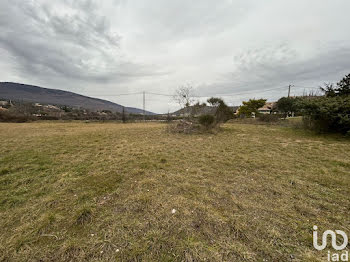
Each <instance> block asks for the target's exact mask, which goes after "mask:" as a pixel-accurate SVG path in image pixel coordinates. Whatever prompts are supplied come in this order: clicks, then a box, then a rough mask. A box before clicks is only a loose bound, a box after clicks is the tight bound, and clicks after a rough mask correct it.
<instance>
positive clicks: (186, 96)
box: [174, 84, 195, 108]
mask: <svg viewBox="0 0 350 262" xmlns="http://www.w3.org/2000/svg"><path fill="white" fill-rule="evenodd" d="M174 100H175V101H176V102H177V103H178V104H179V105H180V107H181V108H186V107H190V106H191V105H192V104H193V103H194V101H195V100H194V95H193V87H192V86H191V85H189V84H187V85H183V86H181V87H179V88H178V89H177V90H176V91H175V95H174Z"/></svg>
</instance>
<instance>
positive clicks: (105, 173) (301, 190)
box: [0, 122, 350, 262]
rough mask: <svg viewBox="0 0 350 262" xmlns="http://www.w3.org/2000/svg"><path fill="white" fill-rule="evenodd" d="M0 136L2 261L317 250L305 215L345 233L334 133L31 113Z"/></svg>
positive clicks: (252, 255)
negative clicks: (197, 127)
mask: <svg viewBox="0 0 350 262" xmlns="http://www.w3.org/2000/svg"><path fill="white" fill-rule="evenodd" d="M0 141H1V153H0V228H1V234H0V261H81V260H85V261H86V260H88V261H188V262H189V261H325V258H326V254H327V252H326V251H321V252H320V251H316V250H315V249H314V248H313V246H312V227H313V225H317V226H318V227H319V229H320V231H322V232H323V231H324V230H326V229H331V230H335V229H340V230H343V231H345V232H347V233H348V235H349V236H350V217H349V214H350V140H346V139H344V138H341V137H337V136H316V135H313V134H311V133H307V132H305V131H302V130H295V129H291V128H287V127H279V126H265V125H247V124H226V125H225V126H223V127H222V130H221V132H219V133H217V134H201V135H183V134H170V133H167V132H166V125H165V124H157V123H149V124H143V123H139V124H125V125H123V124H117V123H83V122H71V123H59V122H39V123H26V124H4V123H2V124H0ZM174 211H175V212H174Z"/></svg>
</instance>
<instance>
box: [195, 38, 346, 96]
mask: <svg viewBox="0 0 350 262" xmlns="http://www.w3.org/2000/svg"><path fill="white" fill-rule="evenodd" d="M234 64H235V66H236V67H237V68H236V69H235V70H234V72H233V73H228V74H226V75H225V76H224V80H223V81H221V82H216V83H212V84H209V85H203V86H201V87H200V89H201V91H202V92H203V93H204V94H208V95H215V93H216V94H222V95H225V94H226V95H228V94H235V93H239V94H242V93H243V94H244V93H247V94H249V96H254V95H256V96H264V95H265V93H264V90H268V89H273V88H279V87H281V88H283V87H284V86H287V85H289V84H295V85H296V86H305V85H306V86H307V87H309V86H308V85H312V86H311V87H315V88H317V86H318V85H321V84H323V83H324V82H328V81H334V82H335V81H337V80H339V79H340V78H341V77H342V76H343V75H345V74H346V73H348V71H349V68H350V47H349V48H347V47H337V46H335V47H333V48H330V49H326V50H319V51H318V52H317V54H315V55H314V56H313V57H311V58H307V59H306V58H305V59H302V58H300V57H299V58H298V56H297V51H296V50H294V49H293V48H290V47H288V45H287V44H280V45H278V46H274V47H270V48H266V49H264V48H258V49H252V50H248V51H246V52H242V53H240V54H237V55H236V56H235V57H234ZM303 91H304V90H303V89H302V88H301V89H297V90H296V92H298V93H299V94H300V93H301V92H303ZM278 94H281V93H280V91H271V92H270V93H269V94H268V95H270V96H271V95H272V96H273V95H278Z"/></svg>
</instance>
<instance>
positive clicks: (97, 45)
mask: <svg viewBox="0 0 350 262" xmlns="http://www.w3.org/2000/svg"><path fill="white" fill-rule="evenodd" d="M63 3H64V5H63V6H62V3H61V6H55V5H53V4H52V2H51V1H50V3H48V2H43V3H40V2H32V3H31V2H23V1H19V0H14V1H5V2H3V3H2V4H0V6H1V10H2V11H0V30H1V31H0V48H1V47H2V48H4V49H6V50H7V51H9V52H10V53H11V54H12V55H13V57H15V58H16V61H17V68H18V70H19V72H20V73H22V74H24V75H35V74H41V77H46V78H49V77H50V76H61V77H65V78H70V79H78V80H86V81H97V82H106V81H111V80H118V81H125V80H126V78H130V77H142V76H145V75H152V74H154V72H152V71H150V70H149V69H148V68H147V67H145V66H142V65H137V64H134V63H132V62H130V61H124V60H123V59H122V55H121V52H120V49H119V40H120V36H119V35H117V34H116V33H115V32H113V31H112V30H111V27H110V25H109V23H108V21H107V19H106V18H105V17H103V16H101V15H99V14H98V13H97V12H96V10H97V6H96V4H95V3H94V2H92V1H88V0H85V1H84V0H78V1H77V0H75V1H72V0H65V1H63ZM64 8H67V9H69V12H67V13H64V12H65V10H64ZM60 9H63V10H60ZM60 12H61V13H60ZM62 12H63V13H62Z"/></svg>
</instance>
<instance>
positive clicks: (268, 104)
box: [258, 102, 276, 114]
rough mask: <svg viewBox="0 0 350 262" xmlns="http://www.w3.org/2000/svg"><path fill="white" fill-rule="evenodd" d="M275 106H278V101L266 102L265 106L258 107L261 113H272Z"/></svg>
mask: <svg viewBox="0 0 350 262" xmlns="http://www.w3.org/2000/svg"><path fill="white" fill-rule="evenodd" d="M275 106H276V102H266V103H265V105H264V106H263V107H260V108H259V109H258V112H259V113H260V114H271V113H272V111H273V109H274V108H275Z"/></svg>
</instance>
